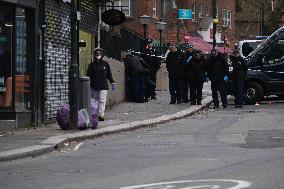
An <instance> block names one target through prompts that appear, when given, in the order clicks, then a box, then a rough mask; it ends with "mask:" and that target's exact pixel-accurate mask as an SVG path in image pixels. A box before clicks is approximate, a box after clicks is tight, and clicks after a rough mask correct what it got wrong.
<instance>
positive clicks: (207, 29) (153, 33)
mask: <svg viewBox="0 0 284 189" xmlns="http://www.w3.org/2000/svg"><path fill="white" fill-rule="evenodd" d="M116 5H122V6H124V8H123V9H122V10H123V11H124V12H125V13H126V22H125V23H124V24H123V27H127V28H131V29H132V30H134V31H135V32H137V33H139V34H140V35H141V36H143V32H144V30H143V26H142V24H141V23H140V22H139V16H142V15H148V16H151V20H150V22H149V24H148V25H147V37H151V38H154V39H156V40H157V42H158V41H159V31H158V30H157V28H156V26H155V23H156V22H158V21H163V22H165V23H167V29H166V30H165V31H163V32H162V38H161V40H162V41H163V43H168V42H174V43H182V42H183V37H184V35H185V34H187V33H189V34H190V35H193V36H192V37H196V36H200V37H202V39H203V40H205V41H206V42H208V43H212V41H213V37H212V29H213V24H212V3H211V1H207V0H190V1H189V0H179V1H175V0H149V1H135V0H120V1H116ZM178 9H191V10H192V19H191V20H180V19H177V12H178ZM217 16H218V18H219V21H220V23H219V24H218V26H217V28H218V29H217V35H216V36H217V43H219V44H220V45H222V44H224V37H225V39H226V41H229V42H231V44H232V46H234V43H235V42H236V39H235V0H217Z"/></svg>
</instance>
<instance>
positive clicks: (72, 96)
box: [69, 0, 80, 129]
mask: <svg viewBox="0 0 284 189" xmlns="http://www.w3.org/2000/svg"><path fill="white" fill-rule="evenodd" d="M79 20H80V13H79V12H78V1H77V0H72V1H71V64H70V68H69V106H70V124H71V128H72V129H75V128H77V122H78V109H79V102H78V101H79V100H78V88H79V86H78V83H79V81H78V78H79V77H78V75H79V70H78V69H79V66H78V41H79V40H78V31H79V28H78V22H79Z"/></svg>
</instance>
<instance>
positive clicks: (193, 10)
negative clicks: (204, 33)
mask: <svg viewBox="0 0 284 189" xmlns="http://www.w3.org/2000/svg"><path fill="white" fill-rule="evenodd" d="M191 10H192V13H191V14H192V21H196V14H195V13H196V3H195V2H194V3H192V7H191Z"/></svg>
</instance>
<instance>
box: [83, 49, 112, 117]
mask: <svg viewBox="0 0 284 189" xmlns="http://www.w3.org/2000/svg"><path fill="white" fill-rule="evenodd" d="M94 57H95V58H94V61H93V62H92V63H90V64H89V66H88V70H87V76H89V77H90V80H91V82H90V84H91V89H92V98H93V99H95V100H96V101H98V103H99V120H100V121H104V111H105V105H106V97H107V90H108V81H109V82H110V83H111V86H112V90H113V91H114V90H115V81H114V80H113V78H112V73H111V70H110V66H109V64H108V63H107V62H106V61H104V60H103V50H102V49H100V48H98V49H95V51H94Z"/></svg>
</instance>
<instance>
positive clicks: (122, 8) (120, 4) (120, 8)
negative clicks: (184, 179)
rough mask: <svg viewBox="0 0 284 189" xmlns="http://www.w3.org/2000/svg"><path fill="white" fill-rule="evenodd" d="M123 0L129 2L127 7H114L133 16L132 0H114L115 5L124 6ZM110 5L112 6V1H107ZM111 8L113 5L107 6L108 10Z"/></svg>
mask: <svg viewBox="0 0 284 189" xmlns="http://www.w3.org/2000/svg"><path fill="white" fill-rule="evenodd" d="M122 1H125V2H128V5H127V7H114V9H117V10H120V11H122V12H123V13H124V14H125V16H131V15H132V11H131V2H132V1H131V0H119V1H114V6H124V5H122ZM107 5H108V6H111V3H110V2H108V3H107ZM109 9H111V7H107V8H106V10H109ZM125 10H126V11H127V12H128V14H126V13H125Z"/></svg>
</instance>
